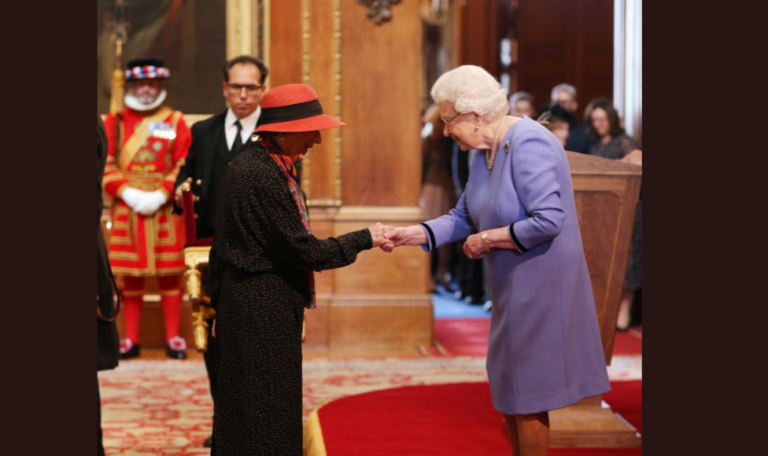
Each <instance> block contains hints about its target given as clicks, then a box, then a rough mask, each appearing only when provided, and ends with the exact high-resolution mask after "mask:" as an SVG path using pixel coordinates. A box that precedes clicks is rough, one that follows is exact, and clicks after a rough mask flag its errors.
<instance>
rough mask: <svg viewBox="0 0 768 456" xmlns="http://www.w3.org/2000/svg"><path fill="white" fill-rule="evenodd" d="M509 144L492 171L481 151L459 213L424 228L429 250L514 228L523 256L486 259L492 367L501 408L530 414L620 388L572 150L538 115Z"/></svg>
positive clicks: (513, 132)
mask: <svg viewBox="0 0 768 456" xmlns="http://www.w3.org/2000/svg"><path fill="white" fill-rule="evenodd" d="M507 142H509V144H510V147H509V149H508V152H507V151H506V150H505V149H506V148H505V144H506V143H507ZM499 144H500V146H499V150H498V152H497V153H496V159H495V162H494V164H493V168H492V169H491V170H488V166H487V164H486V156H485V153H479V154H477V156H476V157H475V159H474V161H473V163H472V167H471V172H470V176H469V182H468V184H467V187H466V190H465V192H464V194H463V195H462V196H461V199H460V200H459V202H458V204H457V205H456V207H455V208H454V209H451V211H450V212H449V213H448V214H447V215H444V216H442V217H440V218H437V219H435V220H430V221H428V222H426V223H423V224H422V225H423V227H424V230H425V232H426V234H427V239H428V241H427V242H428V245H426V246H424V249H425V250H427V251H429V250H431V249H433V248H435V247H439V246H441V245H443V244H447V243H449V242H455V241H458V240H461V239H464V238H466V237H467V236H469V235H470V234H473V233H476V232H480V231H484V230H489V229H494V228H499V227H508V228H509V229H510V230H511V239H512V241H513V243H514V244H515V246H516V247H517V250H497V251H493V252H491V253H488V254H486V257H487V258H488V262H489V265H490V274H491V285H492V290H493V310H492V313H491V332H490V335H489V337H488V359H487V361H486V368H487V369H488V380H489V382H490V386H491V396H492V398H493V405H494V407H495V408H496V410H498V411H499V412H501V413H505V414H508V415H526V414H531V413H538V412H542V411H548V410H555V409H559V408H563V407H566V406H568V405H571V404H573V403H575V402H577V401H579V400H580V399H583V398H586V397H590V396H595V395H598V394H603V393H606V392H608V391H610V385H609V383H608V372H607V369H606V366H605V358H604V355H603V345H602V342H601V339H600V330H599V328H598V326H597V314H596V311H595V302H594V297H593V296H592V284H591V281H590V277H589V271H588V270H587V263H586V260H585V259H584V248H583V247H582V244H581V233H580V232H579V223H578V219H577V217H576V203H575V200H574V196H573V186H572V184H571V173H570V168H569V166H568V160H567V158H566V156H565V151H564V150H563V148H562V146H561V145H560V142H559V141H558V140H557V138H555V136H554V135H553V134H552V133H550V132H549V131H548V130H547V129H546V128H544V127H543V126H541V125H540V124H539V123H538V122H535V121H533V120H531V119H530V118H528V117H524V118H523V119H522V120H520V121H518V122H516V123H514V124H513V125H512V127H510V129H509V131H507V133H506V135H505V136H504V138H503V139H501V140H500V142H499Z"/></svg>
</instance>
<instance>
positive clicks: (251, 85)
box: [174, 55, 300, 448]
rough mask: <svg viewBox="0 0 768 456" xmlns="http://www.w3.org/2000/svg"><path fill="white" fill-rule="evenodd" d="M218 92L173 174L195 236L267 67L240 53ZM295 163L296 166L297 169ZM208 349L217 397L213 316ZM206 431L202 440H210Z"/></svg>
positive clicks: (206, 228)
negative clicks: (189, 199) (187, 196)
mask: <svg viewBox="0 0 768 456" xmlns="http://www.w3.org/2000/svg"><path fill="white" fill-rule="evenodd" d="M223 73H224V81H223V86H222V92H223V95H224V98H225V99H226V100H227V104H228V105H229V107H228V108H227V109H226V110H225V111H224V112H222V113H219V114H217V115H215V116H213V117H211V118H209V119H206V120H203V121H200V122H197V123H196V124H194V125H193V126H192V144H191V145H190V146H189V152H188V153H187V159H186V161H185V163H184V166H182V167H181V169H180V170H179V175H178V176H177V177H176V183H175V185H176V190H175V192H174V200H175V202H176V210H175V213H177V214H181V213H182V210H181V205H182V204H181V199H182V186H183V184H184V183H188V184H190V186H191V188H192V193H193V194H194V196H195V198H194V199H195V204H194V209H195V216H196V218H195V228H196V229H195V231H196V233H197V238H198V239H205V238H212V237H214V232H215V229H214V227H215V223H216V207H217V205H218V199H219V194H220V193H221V183H222V182H223V181H224V173H225V172H226V171H227V167H228V166H229V163H230V162H231V161H232V160H233V159H234V158H235V157H237V156H238V155H239V154H240V152H242V151H243V150H245V147H246V146H247V145H248V144H250V143H251V141H252V139H251V135H252V134H253V131H254V130H255V129H256V127H258V126H259V120H260V119H261V106H260V105H261V97H262V96H264V92H265V91H266V90H267V87H266V81H267V75H268V74H269V69H268V68H267V66H266V65H264V63H263V62H262V61H261V60H259V59H257V58H255V57H252V56H249V55H241V56H239V57H235V58H233V59H231V60H229V61H228V62H226V63H225V64H224V71H223ZM297 165H300V163H299V164H297ZM298 171H299V167H298V166H297V172H298ZM207 323H208V327H207V328H206V331H207V332H208V349H207V350H206V352H205V353H204V354H203V357H204V359H205V369H206V370H207V371H208V380H209V383H210V386H211V397H212V398H213V400H214V403H215V401H216V399H215V397H216V365H217V363H218V343H217V340H216V338H215V337H211V327H212V326H213V319H210V320H207ZM212 439H213V438H212V436H209V437H208V438H207V439H206V440H205V443H204V444H203V446H205V447H206V448H211V447H212V446H213V442H212Z"/></svg>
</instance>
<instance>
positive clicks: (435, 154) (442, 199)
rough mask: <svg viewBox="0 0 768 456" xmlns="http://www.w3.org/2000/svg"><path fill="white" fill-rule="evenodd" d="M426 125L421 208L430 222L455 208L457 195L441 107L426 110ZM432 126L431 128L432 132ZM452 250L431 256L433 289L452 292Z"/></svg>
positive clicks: (437, 251) (440, 251)
mask: <svg viewBox="0 0 768 456" xmlns="http://www.w3.org/2000/svg"><path fill="white" fill-rule="evenodd" d="M422 120H423V122H424V125H425V129H424V130H423V133H427V132H429V133H428V134H426V135H423V136H425V137H424V138H423V141H422V145H421V147H422V156H423V166H422V179H421V184H422V186H421V201H420V203H421V207H422V209H423V210H424V214H425V216H426V217H427V218H428V219H433V218H437V217H439V216H440V215H442V214H445V213H446V212H448V211H449V210H451V208H452V207H454V206H455V205H456V201H457V198H456V193H455V190H454V188H453V180H452V179H451V153H450V150H451V147H452V146H453V140H451V138H446V137H445V136H443V135H442V131H443V128H444V127H445V125H444V124H443V121H442V120H441V119H440V107H439V106H438V105H436V104H433V105H431V106H430V107H429V108H427V111H426V112H425V113H424V117H423V119H422ZM430 126H431V128H430ZM453 251H454V249H453V246H451V245H445V246H442V247H440V248H439V249H436V251H435V252H434V253H433V255H432V268H431V270H432V272H433V274H432V284H431V289H432V290H434V291H437V288H436V285H437V284H439V285H441V286H442V287H443V288H444V289H445V290H446V291H448V292H453V291H455V290H453V289H452V288H451V285H450V284H449V283H448V281H447V280H446V275H447V274H448V272H449V269H450V266H451V261H452V259H453Z"/></svg>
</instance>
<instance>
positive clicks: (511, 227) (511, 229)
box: [509, 222, 528, 253]
mask: <svg viewBox="0 0 768 456" xmlns="http://www.w3.org/2000/svg"><path fill="white" fill-rule="evenodd" d="M515 223H517V222H515ZM509 237H510V238H511V239H512V243H513V244H515V248H517V250H519V251H520V253H525V252H527V251H528V249H526V248H525V247H523V244H521V243H520V240H519V239H517V236H516V235H515V224H514V223H513V224H511V225H509Z"/></svg>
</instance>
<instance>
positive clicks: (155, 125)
mask: <svg viewBox="0 0 768 456" xmlns="http://www.w3.org/2000/svg"><path fill="white" fill-rule="evenodd" d="M143 114H144V113H141V112H139V111H134V110H133V109H131V108H125V109H124V110H123V112H121V113H120V114H119V116H120V118H121V122H119V128H120V133H119V135H120V137H121V138H122V141H121V142H122V145H121V147H120V151H119V155H117V156H116V154H115V147H114V144H115V143H114V141H115V117H114V116H113V115H112V114H108V115H107V118H106V120H105V121H104V126H105V128H106V129H107V136H108V137H109V138H108V139H109V156H108V158H107V167H106V170H105V172H104V189H105V190H106V191H107V193H109V194H110V195H112V196H113V197H115V203H114V204H113V205H112V234H111V236H110V241H109V259H110V264H111V266H112V271H113V272H114V273H115V274H121V275H130V276H142V277H146V276H154V275H167V274H179V273H181V272H184V233H183V231H182V228H181V221H180V220H179V218H178V217H177V216H175V215H173V192H174V182H175V181H176V175H177V174H178V173H179V168H181V165H183V164H184V158H186V156H187V150H188V149H189V145H190V144H191V143H192V135H191V133H190V131H189V128H188V127H187V124H186V123H185V122H184V118H183V114H182V113H181V112H180V111H174V110H172V109H170V108H167V107H164V106H163V107H160V109H159V110H158V111H157V112H155V113H154V114H151V115H148V116H144V115H143ZM125 187H133V188H138V189H139V190H144V191H148V192H152V191H155V190H160V191H161V192H163V193H164V194H165V195H166V197H167V198H168V201H167V202H166V203H165V204H164V205H163V206H162V207H160V209H159V210H158V211H157V212H155V214H154V215H152V216H150V217H144V216H142V215H140V214H138V213H136V212H134V211H133V210H132V209H131V208H130V207H128V205H127V204H125V202H124V201H123V200H121V199H120V198H119V196H120V192H122V190H123V189H124V188H125Z"/></svg>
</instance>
